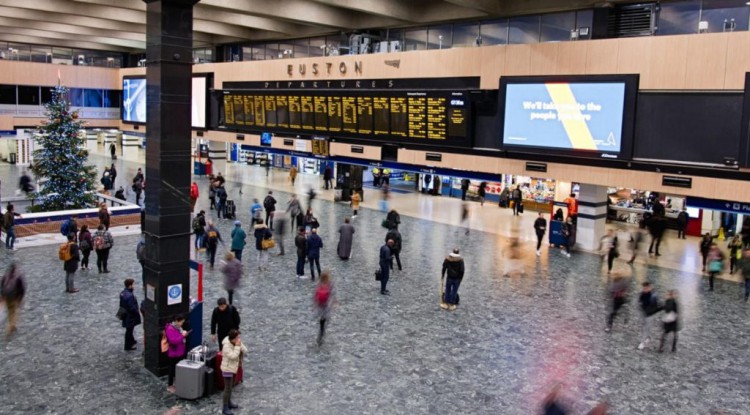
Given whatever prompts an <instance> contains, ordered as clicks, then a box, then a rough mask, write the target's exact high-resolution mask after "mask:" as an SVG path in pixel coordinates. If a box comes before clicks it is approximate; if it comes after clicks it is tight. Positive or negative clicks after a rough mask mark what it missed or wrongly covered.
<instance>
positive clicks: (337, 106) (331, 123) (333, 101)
mask: <svg viewBox="0 0 750 415" xmlns="http://www.w3.org/2000/svg"><path fill="white" fill-rule="evenodd" d="M341 114H342V113H341V97H328V131H330V132H332V133H338V132H340V131H341V126H342V123H343V118H342V116H341Z"/></svg>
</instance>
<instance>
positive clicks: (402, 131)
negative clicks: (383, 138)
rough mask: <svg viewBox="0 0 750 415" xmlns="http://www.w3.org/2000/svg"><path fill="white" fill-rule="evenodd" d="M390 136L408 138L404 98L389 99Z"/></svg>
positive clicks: (407, 118) (407, 116)
mask: <svg viewBox="0 0 750 415" xmlns="http://www.w3.org/2000/svg"><path fill="white" fill-rule="evenodd" d="M391 134H392V135H395V136H399V137H408V136H409V113H408V112H407V107H406V97H391Z"/></svg>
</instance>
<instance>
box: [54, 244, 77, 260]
mask: <svg viewBox="0 0 750 415" xmlns="http://www.w3.org/2000/svg"><path fill="white" fill-rule="evenodd" d="M57 256H58V258H60V261H64V262H68V261H70V260H71V259H72V258H73V254H72V253H71V249H70V243H69V242H65V243H64V244H62V245H60V248H59V249H58V252H57Z"/></svg>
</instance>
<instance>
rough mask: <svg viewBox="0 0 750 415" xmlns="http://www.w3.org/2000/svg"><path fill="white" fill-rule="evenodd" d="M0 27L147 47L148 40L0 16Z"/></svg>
mask: <svg viewBox="0 0 750 415" xmlns="http://www.w3.org/2000/svg"><path fill="white" fill-rule="evenodd" d="M0 27H18V28H29V29H37V30H46V31H50V32H58V33H70V34H73V35H90V36H100V37H108V38H112V39H124V40H131V41H135V42H140V43H142V44H143V46H144V47H145V45H146V38H145V36H143V35H142V34H139V33H133V32H121V31H118V30H105V29H95V28H92V27H84V26H72V25H69V24H64V23H54V22H45V21H39V20H27V19H13V18H8V17H2V15H0Z"/></svg>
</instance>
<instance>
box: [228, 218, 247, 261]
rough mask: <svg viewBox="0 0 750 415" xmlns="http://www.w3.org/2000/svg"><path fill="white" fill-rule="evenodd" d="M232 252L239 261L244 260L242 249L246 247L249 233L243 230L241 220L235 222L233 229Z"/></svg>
mask: <svg viewBox="0 0 750 415" xmlns="http://www.w3.org/2000/svg"><path fill="white" fill-rule="evenodd" d="M231 236H232V253H234V257H235V258H237V261H242V250H243V249H245V239H247V234H246V233H245V231H244V230H242V223H241V222H240V221H235V222H234V229H232V234H231Z"/></svg>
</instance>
